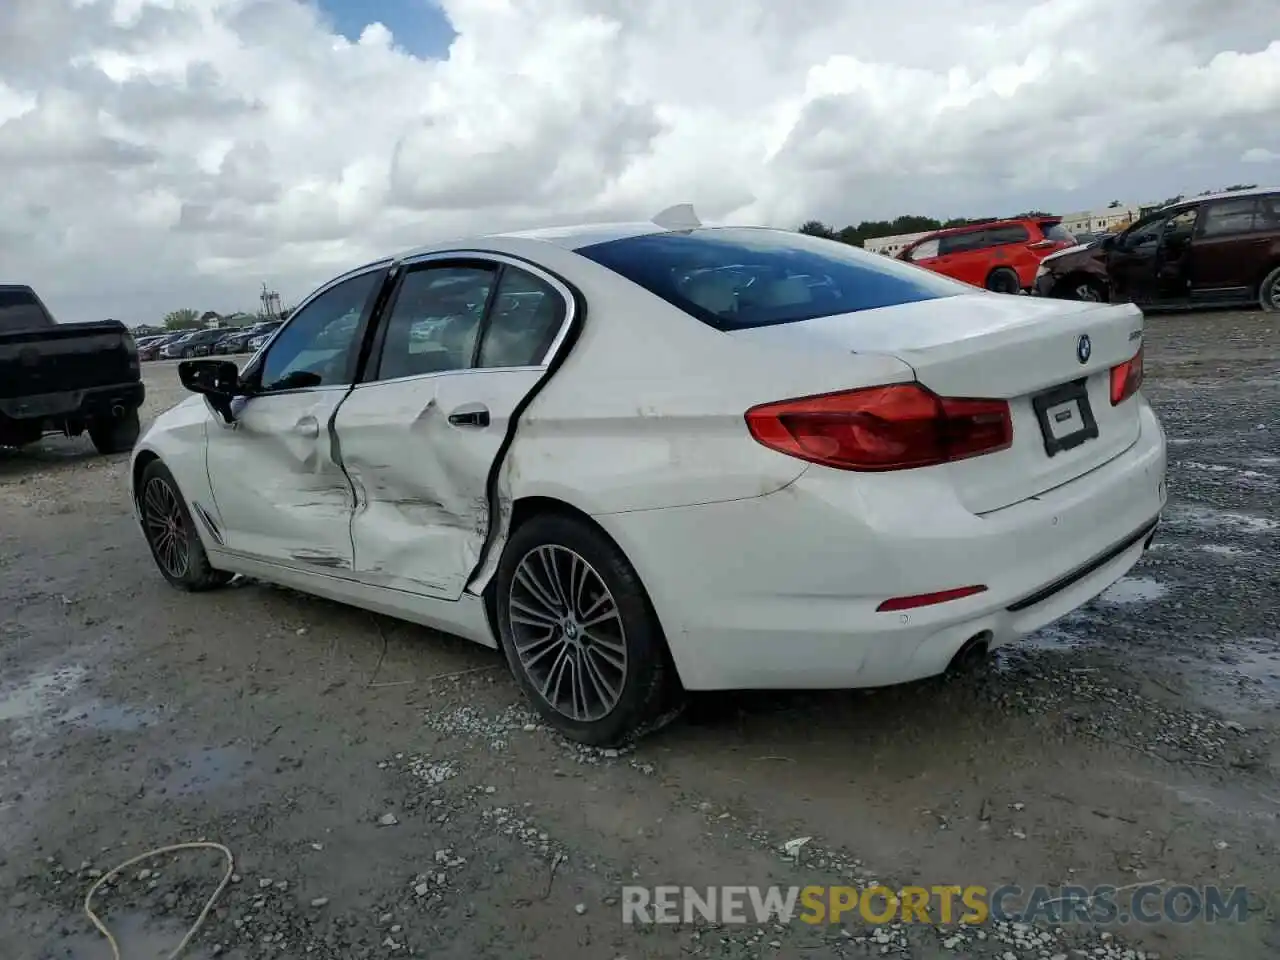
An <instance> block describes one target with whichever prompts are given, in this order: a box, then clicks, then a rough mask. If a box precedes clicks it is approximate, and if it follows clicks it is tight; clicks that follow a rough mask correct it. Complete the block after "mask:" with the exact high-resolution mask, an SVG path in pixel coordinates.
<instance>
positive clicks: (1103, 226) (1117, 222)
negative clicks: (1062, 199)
mask: <svg viewBox="0 0 1280 960" xmlns="http://www.w3.org/2000/svg"><path fill="white" fill-rule="evenodd" d="M1149 207H1150V205H1149V204H1141V203H1122V204H1120V206H1118V207H1103V208H1102V209H1100V210H1081V211H1079V212H1078V213H1068V214H1066V215H1065V216H1064V217H1063V218H1062V225H1063V226H1064V227H1066V228H1067V230H1069V231H1070V232H1072V233H1117V232H1119V231H1120V230H1123V229H1124V228H1125V227H1127V226H1129V224H1131V223H1133V221H1135V220H1137V219H1138V218H1140V217H1141V216H1142V214H1143V211H1144V210H1146V209H1148V208H1149Z"/></svg>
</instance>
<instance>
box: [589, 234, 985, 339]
mask: <svg viewBox="0 0 1280 960" xmlns="http://www.w3.org/2000/svg"><path fill="white" fill-rule="evenodd" d="M577 252H578V253H579V254H581V255H582V256H584V257H587V258H588V259H590V260H593V261H595V262H596V263H598V264H600V265H601V266H604V267H608V268H609V269H610V270H613V271H614V272H615V273H619V274H621V275H622V276H624V277H626V278H627V279H628V280H630V281H632V282H633V283H636V284H639V285H640V286H642V287H644V288H645V289H646V290H648V291H649V292H650V293H653V294H656V295H657V296H659V297H661V298H662V299H663V300H666V301H667V302H668V303H670V304H672V305H673V306H676V307H678V308H679V309H681V310H683V311H685V312H686V313H688V314H690V315H692V316H694V317H696V318H697V319H699V320H701V321H702V322H703V323H707V324H709V325H711V326H713V327H716V328H717V329H719V330H741V329H745V328H749V327H764V326H771V325H773V324H778V323H795V322H797V321H800V320H812V319H814V318H816V317H827V316H832V315H835V314H841V313H856V312H858V311H861V310H874V309H876V308H878V307H891V306H898V305H899V304H904V303H916V302H918V301H921V300H935V299H937V298H939V297H954V296H959V295H961V294H967V293H973V292H974V290H973V288H972V287H970V286H968V285H967V284H963V283H960V282H958V281H955V280H950V279H948V278H946V277H943V276H940V275H939V274H936V273H931V272H929V271H927V270H925V269H923V268H921V267H915V266H912V265H910V264H906V263H902V262H900V261H896V260H892V259H890V258H889V257H885V256H881V255H879V254H874V253H867V252H866V251H865V250H862V249H861V248H859V247H852V246H849V245H848V244H844V243H840V242H838V241H835V240H823V239H820V238H817V237H810V236H806V235H805V234H800V233H792V232H790V231H785V230H766V229H761V228H748V227H705V228H701V229H697V230H689V231H682V232H673V233H657V234H648V235H645V236H639V237H627V238H625V239H622V240H610V241H607V242H605V243H597V244H592V245H590V246H586V247H582V248H580V249H579V250H578V251H577Z"/></svg>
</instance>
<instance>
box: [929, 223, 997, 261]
mask: <svg viewBox="0 0 1280 960" xmlns="http://www.w3.org/2000/svg"><path fill="white" fill-rule="evenodd" d="M986 245H987V244H986V231H985V230H970V231H969V232H968V233H952V234H948V235H947V236H945V237H942V238H941V245H940V247H939V250H938V252H939V253H940V254H941V255H942V256H944V257H945V256H947V255H948V254H951V253H970V252H972V251H974V250H980V249H982V248H983V247H985V246H986Z"/></svg>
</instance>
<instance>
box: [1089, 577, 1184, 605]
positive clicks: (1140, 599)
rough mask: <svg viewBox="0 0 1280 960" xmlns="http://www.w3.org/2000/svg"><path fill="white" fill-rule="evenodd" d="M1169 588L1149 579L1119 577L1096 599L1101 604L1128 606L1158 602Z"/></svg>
mask: <svg viewBox="0 0 1280 960" xmlns="http://www.w3.org/2000/svg"><path fill="white" fill-rule="evenodd" d="M1168 592H1169V588H1168V587H1166V586H1165V585H1164V584H1163V583H1161V582H1160V581H1159V580H1152V579H1151V578H1150V577H1121V578H1120V579H1119V580H1117V581H1116V582H1115V583H1113V584H1112V585H1111V586H1109V587H1107V589H1106V590H1104V591H1103V592H1102V593H1101V594H1100V595H1099V596H1098V599H1099V600H1100V601H1102V602H1103V603H1112V604H1118V605H1121V606H1129V605H1132V604H1138V603H1152V602H1154V601H1156V600H1159V599H1160V598H1161V597H1163V596H1164V595H1165V594H1166V593H1168Z"/></svg>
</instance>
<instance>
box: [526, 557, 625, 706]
mask: <svg viewBox="0 0 1280 960" xmlns="http://www.w3.org/2000/svg"><path fill="white" fill-rule="evenodd" d="M508 600H509V605H510V612H509V614H508V616H509V625H510V628H511V638H512V645H513V647H514V652H515V655H516V658H517V659H518V660H519V662H520V665H521V667H522V668H523V669H524V671H525V673H526V674H527V675H528V678H529V681H530V682H531V683H532V684H533V686H534V688H535V689H536V690H537V691H538V692H539V694H540V695H541V697H542V699H543V700H545V701H546V702H547V704H548V705H550V706H551V707H552V708H553V709H555V710H556V711H557V712H558V713H560V714H561V715H563V716H565V717H568V718H569V719H571V720H575V721H579V722H591V721H594V720H599V719H600V718H602V717H605V716H608V714H609V713H610V712H611V711H612V710H613V708H614V707H616V706H617V704H618V700H619V698H620V697H621V696H622V691H623V686H624V685H625V682H626V679H627V638H626V631H625V629H624V627H623V624H622V613H621V611H620V610H619V608H618V604H617V601H616V600H615V599H614V596H613V594H612V593H611V592H610V590H609V588H608V586H607V585H606V584H605V582H604V580H603V579H602V578H601V576H600V574H599V573H597V572H596V570H595V568H594V567H592V566H591V564H589V563H588V562H587V561H586V560H584V559H583V558H582V557H581V556H580V555H579V554H577V553H575V552H574V551H572V550H570V549H569V548H568V547H562V546H559V545H557V544H544V545H542V546H539V547H535V548H534V549H532V550H530V551H529V552H528V553H527V554H525V555H524V557H523V558H522V559H521V560H520V562H519V564H517V565H516V569H515V575H514V576H513V577H512V578H511V588H510V593H509V596H508Z"/></svg>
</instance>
